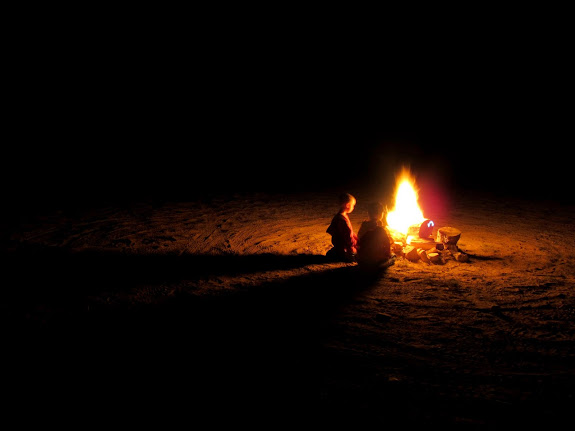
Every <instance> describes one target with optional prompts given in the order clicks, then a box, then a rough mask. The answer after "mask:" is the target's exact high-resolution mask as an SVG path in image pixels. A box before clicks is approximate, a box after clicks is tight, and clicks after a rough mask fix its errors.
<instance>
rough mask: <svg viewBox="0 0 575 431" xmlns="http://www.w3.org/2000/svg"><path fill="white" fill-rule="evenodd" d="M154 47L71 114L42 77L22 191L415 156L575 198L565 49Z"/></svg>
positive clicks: (206, 181)
mask: <svg viewBox="0 0 575 431" xmlns="http://www.w3.org/2000/svg"><path fill="white" fill-rule="evenodd" d="M151 46H152V45H147V46H146V49H145V50H144V49H134V48H133V46H131V47H129V48H130V49H127V48H126V49H121V48H118V47H116V48H115V49H114V50H113V51H112V52H110V53H107V54H109V55H107V61H106V62H104V63H100V64H99V63H94V67H93V69H92V70H91V74H90V77H89V79H86V80H85V81H80V82H78V83H77V91H76V92H74V95H73V96H71V97H70V99H69V106H66V108H65V109H57V106H54V105H53V104H52V103H51V102H53V100H54V98H55V97H56V95H55V93H54V92H53V91H54V90H53V87H50V88H51V89H50V90H47V89H46V88H48V85H47V83H46V82H41V83H39V84H37V85H38V87H37V90H38V91H37V92H36V93H35V95H34V97H35V98H36V99H37V101H38V103H35V104H30V103H28V104H26V109H27V110H28V109H30V106H33V111H34V112H26V113H25V114H26V115H25V116H26V118H28V119H30V118H34V119H35V121H23V122H22V125H21V130H20V135H19V136H20V138H19V140H18V141H15V143H14V146H13V147H11V148H10V147H9V148H7V149H6V152H5V155H6V156H7V157H6V160H11V162H10V163H9V164H10V167H9V169H8V170H5V171H4V178H3V180H4V184H5V185H6V184H9V185H8V187H7V195H8V196H9V197H11V198H13V199H14V201H15V202H16V203H17V204H23V203H24V202H27V201H37V202H66V203H68V204H70V205H73V204H74V203H75V202H83V201H87V202H90V201H97V200H102V199H104V200H106V199H109V200H115V201H130V200H133V199H138V198H141V197H155V198H159V199H171V198H177V199H186V198H193V197H194V196H198V195H201V194H202V193H210V192H220V191H224V192H235V191H244V190H248V191H249V190H255V191H257V190H264V191H290V190H322V189H327V188H331V187H341V188H348V189H351V188H353V187H355V186H356V185H360V184H366V183H367V184H369V183H377V182H378V181H382V179H381V178H382V176H386V175H387V176H388V177H389V176H390V175H392V174H390V173H389V171H391V170H394V169H399V168H400V165H403V164H409V165H411V167H412V168H413V169H415V170H416V171H417V172H425V173H426V175H431V176H436V177H437V178H439V179H441V181H443V182H444V183H445V185H446V187H452V188H455V187H457V188H461V189H463V190H466V189H469V190H487V191H493V192H497V193H504V194H509V195H520V196H525V197H533V198H541V197H552V198H560V199H563V195H564V193H569V194H570V189H569V188H570V186H571V184H572V182H573V181H571V178H570V166H571V162H570V159H569V157H568V155H567V154H569V153H570V151H569V150H568V149H569V145H570V143H571V142H572V132H571V130H570V129H569V128H568V127H567V123H568V120H567V111H566V109H567V108H566V107H565V105H564V103H563V102H564V99H565V97H566V92H567V91H568V89H567V88H566V87H565V85H566V84H565V69H564V64H562V62H561V61H557V60H556V56H555V53H551V54H549V53H543V52H542V51H541V52H539V53H533V52H529V51H523V52H521V51H520V50H519V52H518V50H517V49H515V48H516V47H514V50H513V51H508V50H507V49H505V48H500V49H498V50H497V51H491V52H489V51H487V54H486V53H485V52H483V53H482V54H478V50H476V51H471V52H467V51H462V50H458V49H451V50H446V51H444V52H439V51H438V50H437V49H435V48H434V47H429V46H428V47H423V49H420V50H418V51H413V50H404V53H403V54H401V55H396V54H395V53H394V54H393V55H392V53H391V52H390V50H389V49H387V48H386V47H382V48H381V49H373V50H371V51H370V50H363V51H361V52H358V53H356V52H355V51H354V49H347V50H346V52H345V53H341V52H340V51H338V50H337V49H333V48H332V49H331V50H326V49H325V47H311V48H309V47H308V49H307V50H306V52H289V53H288V52H287V51H289V49H288V47H284V48H283V49H280V48H278V47H277V46H273V48H274V49H273V50H272V49H265V48H266V47H265V46H260V47H259V49H255V50H252V51H250V50H247V49H245V46H235V47H234V46H231V47H230V46H228V47H227V49H226V50H219V51H218V50H212V51H208V52H203V53H200V52H197V51H193V52H191V53H189V54H188V55H182V52H181V50H179V49H178V48H182V47H181V46H179V47H174V48H171V49H169V48H166V46H162V47H160V48H158V47H157V48H155V49H154V48H151ZM268 48H269V47H268ZM320 48H321V49H320ZM432 48H434V49H432ZM278 52H279V53H280V54H278ZM510 52H511V53H512V55H511V54H510ZM84 107H85V108H84ZM558 187H560V188H561V189H562V190H561V191H558V189H557V188H558Z"/></svg>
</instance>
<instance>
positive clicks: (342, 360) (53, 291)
mask: <svg viewBox="0 0 575 431" xmlns="http://www.w3.org/2000/svg"><path fill="white" fill-rule="evenodd" d="M352 192H354V193H355V195H356V197H357V198H358V204H357V206H356V209H355V211H354V212H353V213H352V214H351V216H350V217H351V220H352V223H353V224H354V226H356V227H359V224H360V223H361V221H362V220H363V219H364V218H365V217H366V204H367V202H368V201H369V200H371V199H381V196H375V195H373V194H370V193H367V192H362V191H361V190H357V191H355V190H354V191H352ZM385 203H386V204H389V203H390V202H385ZM335 210H336V205H335V196H334V194H332V193H313V194H297V195H289V194H284V195H276V196H274V195H271V194H243V195H233V196H226V197H223V196H222V197H217V196H215V197H213V198H212V199H206V200H204V201H198V202H173V203H170V202H166V203H163V204H162V205H157V204H154V205H153V204H152V203H148V202H141V203H139V204H134V205H132V206H130V207H102V208H92V209H89V210H88V209H86V210H85V211H78V212H75V213H70V214H68V213H65V212H64V213H63V212H54V213H47V214H45V215H43V216H42V217H38V218H37V219H35V220H27V221H26V223H23V224H22V225H21V226H19V228H18V229H17V231H14V232H12V233H11V235H10V236H9V240H7V241H6V243H5V244H4V246H5V250H6V251H5V259H4V262H5V263H6V266H5V268H6V269H5V272H4V275H5V277H6V280H8V279H9V276H10V277H11V278H14V279H15V281H14V282H12V283H11V284H10V285H9V286H11V287H10V288H9V289H11V292H18V293H14V294H11V295H8V296H7V297H6V298H5V300H4V303H3V323H4V327H5V328H14V327H16V326H17V327H21V328H24V329H23V332H22V334H23V335H18V337H14V338H15V342H16V341H18V342H19V344H18V346H19V347H21V348H22V347H23V346H24V347H23V350H17V349H16V348H14V349H11V348H8V350H9V351H22V352H25V353H34V355H32V354H30V355H23V356H26V357H29V358H37V357H38V356H37V354H38V353H40V352H42V351H44V348H45V347H46V345H47V344H49V343H51V342H52V341H51V340H53V342H54V343H56V342H58V341H61V345H60V344H58V346H59V347H62V350H60V349H54V350H53V351H52V357H56V358H59V359H62V361H58V362H59V363H60V364H65V363H68V362H66V361H64V360H63V359H64V358H60V357H59V356H58V355H59V353H58V352H65V353H66V354H65V355H62V356H65V357H66V358H68V359H69V358H70V354H72V353H73V352H76V356H78V357H79V356H80V353H79V351H78V349H79V346H78V344H77V343H73V342H69V341H68V339H67V338H66V341H64V339H63V338H64V337H63V336H62V335H61V334H68V333H69V332H73V330H74V328H79V327H81V328H83V329H84V330H83V331H82V335H81V341H82V344H81V345H82V346H83V348H84V349H85V350H82V352H86V353H87V361H88V362H87V371H88V376H87V379H88V383H87V386H88V387H90V388H92V389H93V390H94V391H95V393H96V392H98V391H97V390H103V391H104V393H105V394H106V402H107V403H112V404H115V405H118V406H124V407H123V408H120V410H122V411H123V412H125V413H127V412H128V411H129V412H130V414H140V415H154V414H156V415H158V416H161V417H165V415H164V412H168V411H169V412H172V413H171V415H176V414H177V412H184V411H185V412H186V415H187V417H188V420H189V421H190V424H193V423H195V421H198V420H200V418H201V419H205V418H206V417H209V418H212V420H213V421H214V423H218V421H229V422H230V423H234V424H249V423H259V422H262V423H266V424H270V423H271V424H272V425H271V428H276V427H280V426H281V424H282V423H287V422H290V420H293V421H294V422H298V423H301V422H300V420H303V419H302V418H303V417H304V413H305V415H307V414H312V415H318V416H313V417H314V418H316V419H318V420H319V423H320V424H324V425H325V426H331V425H335V424H356V425H357V426H361V425H362V424H364V425H367V424H370V425H373V424H380V425H381V424H404V425H409V424H430V423H438V424H444V425H453V424H467V425H469V426H471V427H474V426H477V427H479V426H487V425H489V424H497V425H500V424H505V425H508V424H512V425H527V424H533V423H535V424H547V423H553V422H557V421H559V420H560V419H564V418H566V417H567V415H570V410H569V408H568V407H569V406H572V403H573V398H572V397H573V395H574V388H575V367H574V366H573V364H574V363H575V324H574V321H575V294H574V291H573V288H574V286H575V275H574V274H575V262H574V260H573V255H574V254H575V250H574V248H575V241H574V239H575V238H573V229H572V228H571V226H572V220H573V217H574V215H575V208H573V207H568V206H560V205H557V204H553V203H540V204H535V203H533V202H526V201H521V200H510V199H505V200H498V199H496V198H494V197H490V196H460V197H458V199H457V200H453V201H451V203H450V204H449V206H448V207H446V208H445V207H444V208H438V207H435V208H433V207H430V208H424V211H425V217H429V218H431V219H433V220H435V222H436V225H437V226H456V227H457V228H458V229H460V230H461V232H462V235H461V238H460V240H459V242H458V246H459V247H460V248H461V249H462V250H464V251H465V252H466V253H468V254H469V256H470V260H469V262H468V263H460V262H455V261H448V262H446V264H445V265H429V264H426V263H424V262H421V261H420V262H415V263H414V262H408V261H406V260H404V259H398V260H397V261H396V263H395V265H393V266H392V267H390V268H389V269H388V270H387V272H386V273H385V274H383V275H382V276H381V277H379V278H369V277H365V276H362V274H360V273H359V272H358V270H357V266H355V265H354V264H345V263H328V262H326V261H325V260H324V255H325V252H326V251H327V250H328V249H329V248H330V243H329V237H328V235H327V234H326V233H325V229H326V227H327V225H328V224H329V221H330V219H331V217H332V215H333V213H334V212H335ZM4 286H7V284H6V283H5V284H4ZM83 295H85V296H83ZM74 297H76V299H74ZM78 297H80V299H82V297H83V299H84V301H81V300H79V299H78ZM11 332H12V333H13V334H14V333H15V332H14V331H11ZM61 338H62V339H61ZM71 339H74V338H71ZM30 340H35V341H39V340H41V342H40V344H39V345H41V346H42V348H38V351H36V350H35V348H33V347H31V346H33V345H34V344H33V343H32V342H31V341H30ZM64 346H66V347H64ZM9 347H10V346H9ZM27 369H30V370H34V367H29V368H27ZM120 388H121V389H120ZM192 400H195V401H192ZM128 406H129V408H128ZM134 412H137V413H134ZM208 412H209V413H208ZM232 412H233V413H232ZM102 414H103V415H105V414H106V413H105V412H104V413H102ZM214 414H215V415H214ZM146 417H148V416H146ZM264 417H266V420H265V421H264ZM306 417H307V416H306ZM213 418H218V419H217V420H216V419H213ZM270 418H271V419H270ZM270 420H271V422H269V421H270Z"/></svg>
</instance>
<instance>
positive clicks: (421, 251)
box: [417, 248, 429, 263]
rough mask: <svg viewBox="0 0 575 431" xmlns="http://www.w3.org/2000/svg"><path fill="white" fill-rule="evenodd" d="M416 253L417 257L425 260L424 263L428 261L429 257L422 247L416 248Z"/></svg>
mask: <svg viewBox="0 0 575 431" xmlns="http://www.w3.org/2000/svg"><path fill="white" fill-rule="evenodd" d="M417 254H418V255H419V258H420V259H421V260H422V261H423V262H425V263H429V258H428V257H427V250H424V249H422V248H418V249H417Z"/></svg>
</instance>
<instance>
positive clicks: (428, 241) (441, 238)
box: [390, 226, 469, 265]
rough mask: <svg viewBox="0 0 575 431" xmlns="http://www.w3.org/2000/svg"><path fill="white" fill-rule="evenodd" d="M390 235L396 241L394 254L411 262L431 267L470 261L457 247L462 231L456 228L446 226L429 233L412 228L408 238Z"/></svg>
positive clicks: (418, 228)
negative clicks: (452, 261) (451, 262)
mask: <svg viewBox="0 0 575 431" xmlns="http://www.w3.org/2000/svg"><path fill="white" fill-rule="evenodd" d="M390 234H391V237H392V238H393V240H394V243H393V245H392V249H393V253H394V254H395V255H396V256H398V257H403V258H405V259H407V260H409V261H411V262H418V261H420V260H421V261H422V262H424V263H427V264H430V265H431V264H433V265H443V264H445V263H446V262H447V261H448V260H455V261H457V262H468V261H469V256H468V255H467V254H466V253H464V252H462V251H461V250H460V249H459V247H458V246H457V242H458V241H459V238H460V237H461V231H460V230H459V229H456V228H454V227H450V226H446V227H441V228H438V229H437V230H436V231H435V232H433V231H431V232H429V231H428V230H425V231H423V229H421V228H420V226H412V227H410V228H409V231H408V232H407V235H406V236H403V235H397V234H394V233H393V232H390Z"/></svg>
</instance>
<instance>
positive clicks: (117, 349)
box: [4, 249, 381, 420]
mask: <svg viewBox="0 0 575 431" xmlns="http://www.w3.org/2000/svg"><path fill="white" fill-rule="evenodd" d="M4 261H5V262H6V263H7V268H9V270H8V272H9V273H10V274H11V275H12V276H14V279H15V280H16V281H15V282H14V283H15V284H14V288H13V289H11V292H12V293H11V297H10V301H11V303H12V305H13V306H12V307H11V308H10V315H11V317H12V318H13V320H14V321H19V322H20V323H21V324H22V326H23V327H27V329H28V333H29V334H30V333H35V334H32V335H38V334H41V338H42V339H43V342H42V343H40V344H41V345H43V346H45V345H46V340H53V341H56V342H57V345H58V346H60V347H61V349H63V351H67V350H68V349H72V350H74V349H79V348H80V345H81V346H82V348H83V352H84V353H85V354H86V355H87V358H88V368H89V374H90V382H91V384H93V385H95V386H96V387H99V388H100V389H102V385H103V387H104V388H109V390H108V391H107V392H108V393H107V397H108V398H107V399H108V400H109V401H110V402H111V403H113V402H121V401H122V400H124V401H125V396H127V395H129V397H130V399H131V400H132V401H134V400H138V401H137V402H138V403H146V402H150V401H152V400H154V401H153V402H154V403H161V404H164V403H165V402H168V400H170V401H169V403H174V405H179V404H180V403H181V402H182V401H183V400H186V401H187V402H189V399H190V396H192V395H193V396H195V397H196V398H195V400H196V401H194V403H195V404H194V411H196V412H204V410H205V411H212V409H213V407H214V406H219V407H218V408H220V409H222V408H223V409H231V408H233V410H234V411H235V413H236V414H240V415H250V417H251V418H253V414H254V411H253V410H252V408H256V406H258V407H257V408H265V409H267V410H269V411H272V410H273V411H278V412H281V414H286V412H290V411H291V412H292V413H293V412H298V414H299V413H300V412H303V409H304V408H306V407H310V406H311V405H312V404H313V402H314V399H315V398H314V397H316V396H317V394H318V390H317V385H318V381H317V379H318V378H317V376H318V373H319V372H320V370H321V364H319V363H318V339H319V336H320V332H321V326H322V321H324V320H325V319H330V318H332V317H333V316H335V315H337V313H338V310H339V309H340V308H341V307H344V306H345V304H346V303H348V302H349V301H350V300H352V299H353V297H354V296H356V295H358V294H361V293H362V292H364V291H365V290H366V289H369V287H370V286H373V285H374V283H375V282H376V279H377V278H378V277H379V276H381V274H367V273H364V272H363V271H360V270H359V269H358V267H357V266H356V265H345V266H337V265H333V264H330V262H329V261H328V260H327V258H326V257H325V256H320V255H289V256H284V255H272V254H264V255H246V256H236V255H226V256H209V255H199V256H194V255H182V256H165V255H162V256H150V255H147V256H135V255H125V254H121V253H117V252H106V251H102V250H94V251H81V252H74V251H65V250H61V249H40V250H33V251H32V250H27V251H20V252H17V253H12V254H11V255H9V256H5V258H4ZM311 264H318V265H325V269H319V270H314V271H310V272H307V273H305V274H304V275H299V276H294V277H291V278H287V279H281V280H273V279H272V280H270V281H267V282H263V283H260V284H258V285H256V286H248V287H245V286H244V287H239V288H234V289H231V291H229V292H228V291H226V292H225V293H222V294H217V295H202V296H200V295H195V294H194V293H193V291H191V292H190V291H189V290H185V291H181V292H180V293H175V294H173V295H171V296H168V297H166V298H164V299H163V300H162V301H161V302H157V303H145V301H144V303H143V304H142V303H138V304H133V303H127V304H114V303H113V302H111V303H107V302H106V294H107V292H115V293H117V292H121V291H124V292H126V293H129V294H131V295H133V294H137V290H138V289H140V288H141V287H142V286H148V287H149V286H150V285H152V286H156V287H158V288H161V286H164V285H177V284H178V283H183V282H185V283H188V284H189V283H190V282H191V281H192V282H193V280H201V279H206V280H209V279H210V278H212V277H217V276H218V275H233V274H242V277H244V278H249V275H250V274H253V273H258V272H263V271H273V270H286V269H294V268H302V267H305V266H307V265H311ZM135 292H136V293H135ZM176 292H178V291H177V290H176ZM82 297H83V298H84V303H82V302H81V298H82ZM94 298H97V299H98V300H97V301H96V300H93V299H94ZM42 307H44V309H45V310H46V313H44V319H43V320H42V321H40V322H39V321H38V320H37V319H36V320H34V319H30V318H28V317H27V310H28V311H29V310H32V309H36V310H37V309H38V308H42ZM7 310H8V307H7ZM4 318H5V319H8V317H7V315H5V316H4ZM10 323H12V324H13V323H14V322H10ZM81 325H83V326H81ZM80 326H81V327H82V329H83V331H82V333H81V336H80V337H78V328H79V327H80ZM38 338H40V337H38ZM38 349H39V350H41V348H40V347H38ZM32 350H34V349H32ZM30 353H35V352H34V351H32V352H30ZM36 353H40V352H36ZM119 383H121V387H122V388H123V389H122V392H120V393H121V394H122V396H121V397H120V398H121V399H117V397H118V396H119V395H120V393H119V392H117V390H118V389H117V388H118V386H117V385H118V384H119ZM112 388H115V389H112ZM178 388H185V389H186V393H185V394H186V395H185V397H184V398H179V395H176V394H180V393H181V392H180V391H179V390H177V389H178ZM286 403H287V404H286ZM157 406H158V408H159V404H158V405H157ZM198 409H199V410H198ZM278 409H279V410H278ZM198 414H199V413H198ZM202 414H203V413H202ZM220 419H221V420H224V419H225V418H224V417H221V418H220Z"/></svg>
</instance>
